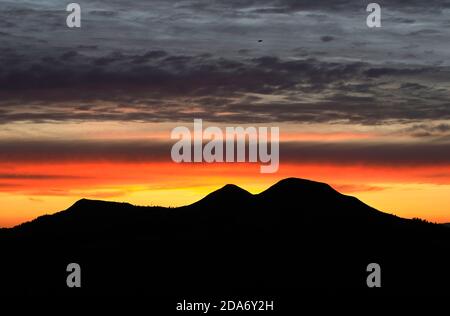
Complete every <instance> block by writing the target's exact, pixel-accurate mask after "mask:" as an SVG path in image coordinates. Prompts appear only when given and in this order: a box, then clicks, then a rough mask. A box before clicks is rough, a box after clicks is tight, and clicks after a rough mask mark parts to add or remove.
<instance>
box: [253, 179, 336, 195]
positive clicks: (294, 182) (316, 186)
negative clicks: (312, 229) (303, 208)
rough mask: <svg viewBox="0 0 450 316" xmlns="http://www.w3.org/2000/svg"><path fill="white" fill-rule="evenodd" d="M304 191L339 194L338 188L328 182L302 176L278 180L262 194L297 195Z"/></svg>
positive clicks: (305, 192) (306, 192)
mask: <svg viewBox="0 0 450 316" xmlns="http://www.w3.org/2000/svg"><path fill="white" fill-rule="evenodd" d="M299 193H300V194H301V193H304V194H308V193H313V194H327V195H329V194H333V195H334V194H339V193H338V192H337V191H336V190H334V189H333V188H332V187H331V186H329V185H328V184H326V183H322V182H316V181H311V180H306V179H301V178H286V179H283V180H280V181H278V182H277V183H275V184H274V185H272V186H271V187H269V188H268V189H267V190H265V191H263V192H261V193H260V194H259V195H260V196H268V195H280V194H283V195H286V194H293V195H294V196H297V195H298V194H299Z"/></svg>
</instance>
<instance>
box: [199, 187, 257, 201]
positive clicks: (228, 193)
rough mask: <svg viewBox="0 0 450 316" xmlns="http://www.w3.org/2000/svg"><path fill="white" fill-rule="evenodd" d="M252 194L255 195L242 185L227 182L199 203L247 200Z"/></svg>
mask: <svg viewBox="0 0 450 316" xmlns="http://www.w3.org/2000/svg"><path fill="white" fill-rule="evenodd" d="M251 196H253V195H252V194H251V193H250V192H248V191H246V190H244V189H242V188H241V187H239V186H237V185H234V184H227V185H225V186H223V187H222V188H220V189H218V190H216V191H214V192H211V193H210V194H208V195H207V196H205V197H204V198H203V199H201V200H200V201H198V202H197V203H202V204H204V203H219V204H222V203H234V202H236V201H241V200H246V199H248V198H249V197H251ZM197 203H194V204H197Z"/></svg>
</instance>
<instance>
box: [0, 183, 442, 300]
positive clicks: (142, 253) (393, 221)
mask: <svg viewBox="0 0 450 316" xmlns="http://www.w3.org/2000/svg"><path fill="white" fill-rule="evenodd" d="M449 241H450V229H449V228H447V227H445V226H443V225H436V224H430V223H426V222H421V221H416V220H407V219H403V218H399V217H396V216H393V215H390V214H385V213H382V212H380V211H378V210H376V209H374V208H372V207H370V206H367V205H366V204H364V203H362V202H361V201H359V200H358V199H356V198H354V197H350V196H346V195H342V194H340V193H339V192H337V191H335V190H334V189H333V188H331V187H330V186H329V185H327V184H324V183H318V182H314V181H309V180H303V179H296V178H289V179H285V180H282V181H280V182H278V183H276V184H275V185H273V186H272V187H270V188H268V189H267V190H265V191H264V192H262V193H260V194H255V195H253V194H251V193H249V192H247V191H245V190H243V189H241V188H239V187H237V186H235V185H226V186H224V187H223V188H221V189H219V190H217V191H215V192H212V193H211V194H209V195H207V196H206V197H205V198H203V199H202V200H200V201H198V202H196V203H193V204H191V205H188V206H184V207H179V208H163V207H138V206H133V205H131V204H128V203H115V202H105V201H93V200H86V199H82V200H80V201H78V202H76V203H75V204H74V205H72V206H71V207H69V208H68V209H67V210H65V211H62V212H59V213H56V214H54V215H47V216H41V217H39V218H37V219H35V220H34V221H31V222H29V223H24V224H22V225H19V226H17V227H14V228H12V229H6V230H1V231H0V247H2V250H4V251H5V253H7V254H8V255H5V256H4V258H7V260H3V261H2V262H1V263H0V268H1V270H0V271H9V272H8V274H7V275H4V276H3V277H4V278H3V285H2V288H3V290H5V291H7V292H15V291H16V292H23V291H26V292H31V293H35V292H39V293H42V292H44V293H46V292H48V293H53V294H54V293H65V291H68V289H66V288H65V287H64V280H65V279H64V278H63V276H64V273H65V265H67V264H68V263H70V262H80V264H82V265H83V267H85V269H87V271H88V273H87V277H86V278H87V279H86V281H85V282H86V286H85V287H83V291H84V292H82V293H85V294H95V293H98V292H101V293H103V294H105V293H110V294H111V293H116V294H117V293H124V292H125V293H128V294H129V293H141V294H142V293H150V294H151V293H153V294H155V293H158V294H161V293H173V291H175V289H176V291H179V292H180V293H184V292H183V291H188V292H189V293H198V292H200V293H203V292H205V291H206V292H207V293H209V292H211V291H212V292H224V293H236V291H238V292H242V291H244V292H245V291H250V292H251V293H255V291H256V292H257V293H262V294H267V293H282V292H284V291H288V292H292V291H294V292H295V291H303V290H305V289H313V288H314V289H328V290H329V289H358V291H359V290H367V288H366V283H365V278H366V276H367V272H366V267H367V265H368V264H369V263H371V262H376V263H379V264H380V265H381V267H382V269H383V284H384V287H385V288H386V291H389V293H397V292H398V291H400V292H402V293H411V292H412V293H421V291H423V290H424V289H426V291H427V292H429V291H433V290H435V291H438V292H440V291H444V292H445V291H447V292H448V290H447V289H448V284H449V283H448V282H450V273H449V272H448V270H447V268H446V267H447V266H448V264H450V260H449V258H448V254H449V250H450V247H449V245H450V243H449ZM36 258H39V261H38V262H37V263H36V264H37V265H38V267H37V268H36V269H38V270H39V269H40V270H39V271H40V274H39V275H38V276H36V275H34V276H33V275H32V276H30V274H33V272H32V271H29V269H27V266H26V264H27V263H28V262H30V260H31V261H33V260H34V261H33V262H36V260H35V259H36ZM55 271H56V272H55ZM58 271H59V272H58ZM17 275H19V276H20V277H17ZM111 275H114V278H113V279H111V277H110V276H111ZM412 276H413V277H412ZM33 277H34V278H35V279H33ZM30 278H31V280H34V281H35V282H28V281H27V280H29V279H30ZM61 278H63V279H62V281H61V280H60V279H61ZM37 284H39V286H37ZM372 290H373V289H372ZM61 291H62V292H61ZM391 291H392V292H391ZM447 292H445V293H447Z"/></svg>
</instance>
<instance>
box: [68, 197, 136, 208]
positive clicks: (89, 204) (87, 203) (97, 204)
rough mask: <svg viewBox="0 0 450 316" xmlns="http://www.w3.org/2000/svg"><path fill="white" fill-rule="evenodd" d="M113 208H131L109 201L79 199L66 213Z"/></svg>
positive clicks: (124, 204) (125, 204) (126, 204)
mask: <svg viewBox="0 0 450 316" xmlns="http://www.w3.org/2000/svg"><path fill="white" fill-rule="evenodd" d="M114 206H132V205H131V204H129V203H121V202H110V201H102V200H90V199H85V198H83V199H80V200H78V201H76V202H75V203H74V204H73V205H72V206H71V207H69V208H68V209H67V211H78V210H84V209H92V208H96V209H101V208H104V207H114Z"/></svg>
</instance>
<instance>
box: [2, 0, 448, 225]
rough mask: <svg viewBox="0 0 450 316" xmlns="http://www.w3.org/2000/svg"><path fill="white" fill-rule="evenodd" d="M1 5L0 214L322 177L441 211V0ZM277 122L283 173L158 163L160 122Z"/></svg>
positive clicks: (397, 210) (243, 166)
mask: <svg viewBox="0 0 450 316" xmlns="http://www.w3.org/2000/svg"><path fill="white" fill-rule="evenodd" d="M329 2H330V1H292V0H259V1H244V0H243V1H233V0H215V1H200V0H188V1H170V0H169V1H168V0H164V1H162V0H161V1H144V0H135V1H106V0H95V1H92V0H90V1H78V3H79V4H80V5H81V8H82V27H81V28H79V29H69V28H68V27H67V26H66V24H65V23H66V17H67V15H68V12H66V11H65V5H67V4H68V3H69V2H68V3H63V2H61V1H56V0H44V1H39V3H37V2H36V1H22V0H15V1H9V0H7V1H4V0H0V43H1V45H0V201H1V205H0V227H10V226H14V225H17V224H19V223H21V222H24V221H28V220H31V219H33V218H35V217H37V216H40V215H43V214H50V213H54V212H56V211H60V210H63V209H66V208H68V207H69V206H70V205H71V204H73V203H74V202H75V201H77V200H78V199H80V198H91V199H103V200H113V201H125V202H130V203H133V204H138V205H163V206H178V205H184V204H188V203H191V202H194V201H196V200H198V199H200V198H201V197H203V196H204V195H206V194H207V193H209V192H211V191H212V190H215V189H218V188H219V187H221V186H223V185H224V184H226V183H234V184H237V185H239V186H241V187H243V188H244V189H247V190H249V191H250V192H252V193H258V192H261V191H262V190H264V189H266V188H267V187H269V186H270V185H272V184H273V183H275V182H276V181H278V180H280V179H282V178H286V177H300V178H307V179H312V180H316V181H321V182H326V183H328V184H330V185H332V186H333V187H334V188H335V189H337V190H338V191H340V192H342V193H345V194H350V195H354V196H356V197H358V198H359V199H361V200H362V201H363V202H365V203H367V204H369V205H371V206H373V207H375V208H377V209H379V210H382V211H385V212H388V213H393V214H396V215H399V216H402V217H407V218H412V217H420V218H424V219H427V220H430V221H436V222H450V194H449V192H450V96H449V92H450V80H449V79H450V58H449V57H450V56H449V55H450V41H449V38H450V20H449V17H450V2H449V1H438V0H430V1H418V0H412V1H408V2H407V4H405V1H400V0H393V1H383V2H379V3H380V5H381V7H382V27H381V28H377V29H370V28H368V27H367V25H366V16H367V12H366V4H367V3H369V2H370V1H367V2H364V1H356V0H342V1H333V4H330V3H329ZM194 119H203V124H204V126H205V127H207V126H218V127H220V128H224V127H226V126H243V127H246V126H255V127H258V126H274V127H279V128H280V168H279V170H278V172H277V173H274V174H261V173H260V172H259V166H260V163H253V164H250V163H215V164H207V163H182V164H176V163H174V162H172V160H171V156H170V150H171V146H172V145H173V143H174V141H173V140H171V139H170V132H171V130H172V129H173V128H174V127H177V126H186V127H188V128H190V129H192V126H193V120H194Z"/></svg>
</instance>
